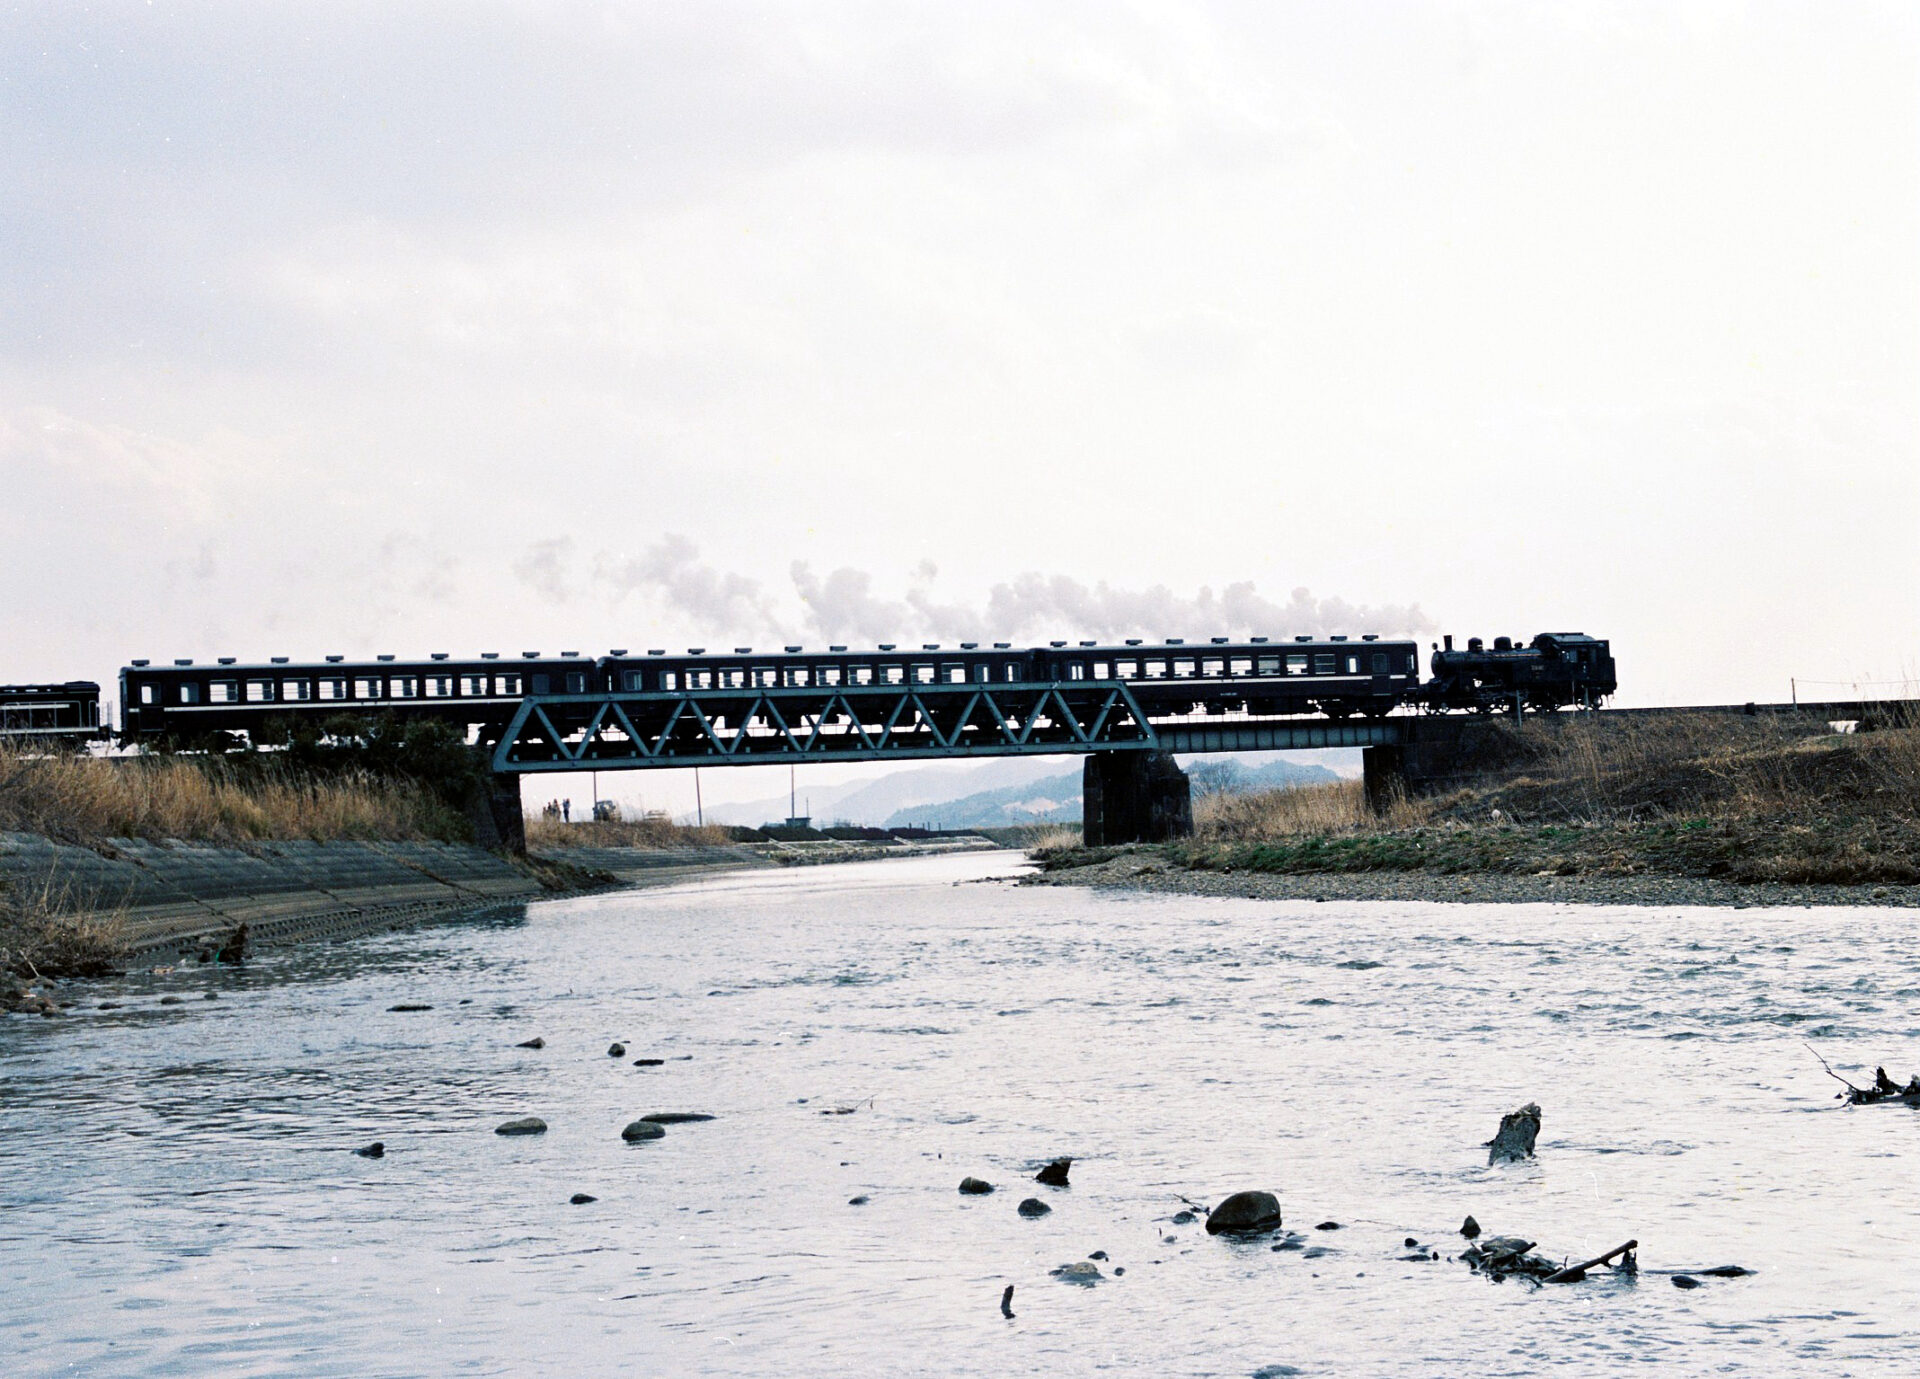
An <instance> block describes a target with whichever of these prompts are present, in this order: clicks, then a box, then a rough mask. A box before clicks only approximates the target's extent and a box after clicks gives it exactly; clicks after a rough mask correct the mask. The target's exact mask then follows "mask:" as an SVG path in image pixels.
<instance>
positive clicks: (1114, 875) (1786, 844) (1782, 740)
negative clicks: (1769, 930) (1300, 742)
mask: <svg viewBox="0 0 1920 1379" xmlns="http://www.w3.org/2000/svg"><path fill="white" fill-rule="evenodd" d="M1489 757H1490V759H1489V760H1488V761H1487V762H1485V763H1483V767H1484V771H1483V775H1482V777H1481V783H1480V784H1478V785H1476V786H1474V787H1473V788H1470V789H1462V790H1456V791H1453V792H1450V793H1447V794H1443V795H1438V796H1428V797H1423V798H1398V799H1394V800H1391V801H1389V802H1388V804H1387V807H1386V808H1385V809H1384V810H1378V811H1376V810H1375V809H1373V808H1371V807H1370V806H1369V802H1368V800H1367V799H1366V798H1365V797H1364V795H1363V793H1362V790H1361V786H1360V783H1359V782H1357V781H1350V782H1342V783H1340V784H1337V785H1327V786H1314V787H1309V788H1306V789H1300V790H1286V791H1274V792H1268V793H1263V794H1250V795H1220V796H1212V797H1207V798H1203V799H1202V800H1200V801H1199V802H1197V804H1196V807H1195V811H1194V812H1195V833H1194V836H1193V837H1192V838H1190V839H1182V840H1178V841H1175V842H1168V843H1162V844H1158V845H1153V846H1147V847H1133V848H1122V849H1115V848H1104V849H1086V848H1080V847H1073V846H1068V847H1053V848H1041V849H1038V850H1036V851H1035V853H1034V856H1035V859H1036V861H1038V862H1039V863H1040V866H1041V868H1042V875H1041V876H1039V877H1036V878H1034V879H1035V880H1037V881H1042V882H1048V883H1054V884H1063V883H1064V884H1081V885H1095V886H1132V887H1138V888H1152V889H1163V890H1174V891H1181V892H1185V893H1189V894H1206V895H1238V896H1246V895H1256V896H1259V897H1262V898H1274V899H1281V898H1285V899H1329V900H1330V899H1342V900H1466V901H1472V902H1476V903H1478V902H1488V901H1491V902H1496V903H1498V902H1508V901H1512V902H1538V901H1566V902H1574V903H1591V904H1618V905H1661V904H1686V905H1734V906H1739V905H1816V904H1817V905H1836V904H1837V905H1860V904H1875V905H1893V906H1909V905H1913V904H1914V903H1915V902H1916V901H1917V900H1920V731H1916V730H1915V729H1912V728H1901V727H1887V728H1883V729H1882V730H1880V731H1874V732H1862V733H1837V732H1833V731H1831V730H1830V728H1829V727H1828V725H1826V724H1814V725H1811V726H1809V725H1802V724H1798V723H1788V722H1779V721H1772V720H1756V719H1748V718H1743V717H1740V716H1735V715H1725V716H1720V717H1717V718H1708V717H1706V716H1701V717H1698V718H1692V719H1679V720H1672V721H1665V722H1655V723H1652V724H1643V723H1638V722H1634V721H1632V720H1627V721H1623V722H1617V723H1616V722H1607V721H1597V722H1596V721H1589V720H1573V721H1568V722H1565V723H1560V724H1547V725H1531V726H1528V727H1526V728H1524V729H1513V728H1502V729H1500V730H1499V734H1498V738H1497V739H1496V740H1495V741H1494V742H1493V743H1492V744H1491V750H1490V752H1489Z"/></svg>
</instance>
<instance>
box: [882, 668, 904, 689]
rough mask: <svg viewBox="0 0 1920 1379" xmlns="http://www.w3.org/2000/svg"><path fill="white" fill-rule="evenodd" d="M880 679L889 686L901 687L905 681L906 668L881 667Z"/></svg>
mask: <svg viewBox="0 0 1920 1379" xmlns="http://www.w3.org/2000/svg"><path fill="white" fill-rule="evenodd" d="M880 679H881V680H882V681H883V682H884V683H886V684H889V685H903V684H905V683H906V680H907V668H906V667H905V666H881V667H880Z"/></svg>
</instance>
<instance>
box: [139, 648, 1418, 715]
mask: <svg viewBox="0 0 1920 1379" xmlns="http://www.w3.org/2000/svg"><path fill="white" fill-rule="evenodd" d="M1364 659H1365V662H1366V669H1364V670H1363V669H1362V663H1363V654H1362V653H1359V652H1337V651H1314V652H1306V651H1298V652H1290V653H1287V654H1285V655H1274V656H1174V657H1160V656H1149V657H1125V658H1121V659H1118V660H1113V661H1107V660H1089V661H1066V662H1063V663H1061V665H1060V671H1061V674H1062V678H1064V679H1067V680H1168V679H1173V680H1188V679H1204V678H1225V677H1233V678H1246V677H1253V676H1285V675H1362V674H1367V673H1371V674H1374V675H1387V674H1391V673H1393V672H1394V670H1395V666H1394V664H1393V663H1394V660H1395V659H1396V658H1395V657H1394V656H1392V655H1389V654H1388V653H1387V652H1384V651H1375V652H1371V653H1367V654H1366V655H1365V657H1364ZM1398 659H1399V660H1401V661H1402V662H1403V664H1402V665H1401V666H1400V667H1398V669H1399V670H1400V671H1401V672H1402V673H1411V672H1412V671H1413V669H1414V665H1413V657H1412V656H1411V655H1410V654H1406V653H1401V654H1400V656H1399V657H1398ZM996 669H998V671H999V675H998V676H997V677H996V676H995V674H994V672H995V670H996ZM996 678H998V679H1000V680H1002V681H1006V682H1009V683H1011V682H1017V681H1021V680H1024V679H1026V678H1027V672H1026V668H1025V666H1024V665H1023V664H1022V663H1021V662H1019V661H1005V662H1001V663H1000V664H999V665H998V666H997V667H996V666H995V664H993V663H991V662H987V661H976V662H974V663H972V664H971V665H969V664H967V663H965V662H960V661H945V662H935V661H910V662H898V663H888V664H881V665H868V664H856V665H850V666H821V665H812V666H807V665H798V666H690V667H687V668H686V669H684V670H661V671H658V672H656V673H655V674H654V675H653V676H651V677H649V676H648V675H647V673H646V672H644V671H641V670H625V671H622V672H621V673H620V688H621V689H622V690H623V691H625V692H626V693H629V694H638V693H644V692H646V691H649V690H658V691H664V692H676V691H686V690H712V689H749V688H751V689H772V688H778V687H788V688H795V687H809V686H828V687H832V686H836V685H907V684H915V685H936V684H940V685H964V684H968V683H974V684H990V683H992V682H993V681H994V680H995V679H996ZM649 679H652V680H653V681H654V683H652V684H649V683H647V682H648V680H649ZM178 688H179V696H180V698H179V702H181V703H182V704H198V703H201V702H203V701H202V699H201V694H202V687H201V686H200V685H198V684H195V683H193V682H191V681H188V682H184V683H182V684H181V685H180V686H179V687H178ZM587 689H588V686H587V674H586V672H585V671H582V670H576V671H566V672H562V673H560V674H546V673H534V674H531V675H524V676H523V675H520V674H453V675H375V676H342V677H332V676H325V677H321V678H318V679H310V678H307V677H304V676H302V677H298V678H295V677H287V678H284V679H257V680H213V681H209V682H208V683H207V685H206V686H205V694H206V698H205V701H204V702H206V703H209V704H268V703H275V702H279V703H302V702H305V701H308V700H315V699H317V700H325V701H351V700H371V699H453V698H462V699H484V698H518V697H519V696H520V695H523V694H585V693H587ZM140 702H141V703H143V704H152V703H156V702H158V687H157V686H155V685H152V684H143V685H141V686H140Z"/></svg>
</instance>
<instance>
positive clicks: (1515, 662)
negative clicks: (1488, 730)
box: [1421, 632, 1617, 713]
mask: <svg viewBox="0 0 1920 1379" xmlns="http://www.w3.org/2000/svg"><path fill="white" fill-rule="evenodd" d="M1615 688H1617V684H1616V680H1615V677H1614V669H1613V653H1612V651H1611V649H1610V648H1609V647H1608V645H1607V643H1605V642H1603V641H1600V640H1598V639H1596V638H1593V637H1589V636H1587V635H1586V634H1585V633H1584V632H1542V633H1541V634H1540V635H1539V636H1537V637H1535V638H1534V639H1533V640H1532V641H1531V642H1529V643H1528V644H1527V645H1525V646H1521V645H1520V644H1519V643H1517V642H1515V641H1514V640H1513V639H1512V638H1510V637H1495V638H1494V639H1493V647H1492V649H1491V650H1489V649H1488V648H1487V647H1486V646H1485V645H1483V644H1482V642H1481V640H1480V638H1478V637H1474V638H1471V639H1469V641H1468V642H1467V649H1466V650H1465V651H1455V650H1454V649H1453V638H1452V637H1448V638H1447V639H1446V646H1445V647H1444V648H1443V647H1435V648H1434V649H1433V678H1432V679H1431V680H1429V681H1427V683H1426V684H1425V685H1424V686H1422V687H1421V697H1422V699H1423V700H1424V701H1425V704H1426V707H1428V708H1429V709H1432V710H1434V711H1436V712H1439V711H1444V710H1447V709H1471V710H1473V711H1475V712H1477V713H1491V712H1493V711H1494V710H1496V709H1510V710H1513V711H1514V712H1519V711H1520V710H1522V709H1559V708H1566V707H1569V706H1578V707H1580V708H1592V707H1594V706H1595V705H1596V704H1598V703H1600V702H1601V701H1602V700H1603V699H1606V698H1608V697H1609V696H1610V695H1612V694H1613V692H1614V690H1615Z"/></svg>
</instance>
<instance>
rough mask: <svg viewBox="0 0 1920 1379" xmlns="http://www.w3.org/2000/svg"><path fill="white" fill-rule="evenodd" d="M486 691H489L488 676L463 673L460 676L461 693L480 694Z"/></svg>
mask: <svg viewBox="0 0 1920 1379" xmlns="http://www.w3.org/2000/svg"><path fill="white" fill-rule="evenodd" d="M486 692H487V677H486V676H484V675H462V676H461V677H460V693H462V694H471V695H475V696H478V695H483V694H485V693H486Z"/></svg>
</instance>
